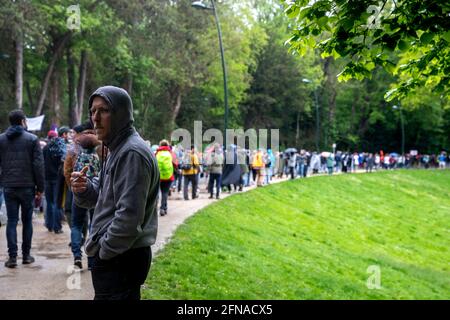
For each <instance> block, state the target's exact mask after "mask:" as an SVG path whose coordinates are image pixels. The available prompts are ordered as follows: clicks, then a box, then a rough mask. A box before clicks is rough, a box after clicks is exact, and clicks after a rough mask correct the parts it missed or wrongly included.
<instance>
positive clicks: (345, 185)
mask: <svg viewBox="0 0 450 320" xmlns="http://www.w3.org/2000/svg"><path fill="white" fill-rule="evenodd" d="M449 178H450V171H448V170H446V171H439V172H438V171H432V170H429V171H396V172H381V173H374V174H362V175H355V174H352V175H340V176H335V177H317V178H311V179H306V180H304V181H303V180H302V181H300V180H295V181H289V182H286V183H280V184H275V185H271V186H269V187H265V188H261V189H258V190H252V191H249V192H247V193H244V194H239V195H234V196H231V197H229V198H227V199H224V200H223V201H221V202H219V203H215V204H213V205H211V206H208V207H207V208H205V209H203V210H201V211H200V212H198V213H197V214H196V215H195V216H193V217H191V218H189V219H188V221H187V222H186V223H185V224H183V225H182V226H181V227H180V228H179V229H178V230H177V231H176V233H175V235H174V237H173V238H172V240H171V242H170V243H169V244H168V245H167V246H166V247H165V248H164V249H163V250H162V252H160V253H158V255H157V256H156V258H155V260H154V264H153V265H152V270H151V272H150V275H149V277H148V279H147V282H146V287H147V289H144V290H143V291H142V295H143V297H144V298H145V299H244V300H245V299H292V300H294V299H295V300H299V299H300V300H301V299H448V298H449V297H450V295H449V293H450V287H449V283H448V281H447V280H448V278H449V276H450V271H449V268H448V260H449V258H450V251H449V245H450V242H449V241H450V239H449V237H447V236H446V235H447V226H448V224H449V216H448V214H447V213H448V211H449V210H450V198H449V197H448V189H449V187H450V184H449V181H450V180H449ZM372 265H376V266H378V267H379V268H380V271H381V289H379V290H370V289H369V288H368V287H367V281H368V278H369V277H370V276H371V275H372V274H371V273H370V272H369V273H368V267H369V266H372Z"/></svg>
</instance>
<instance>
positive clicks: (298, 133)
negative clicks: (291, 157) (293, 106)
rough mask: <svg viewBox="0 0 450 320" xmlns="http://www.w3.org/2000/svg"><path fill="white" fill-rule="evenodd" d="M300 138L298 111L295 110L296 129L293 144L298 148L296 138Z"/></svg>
mask: <svg viewBox="0 0 450 320" xmlns="http://www.w3.org/2000/svg"><path fill="white" fill-rule="evenodd" d="M299 139H300V111H297V129H296V132H295V146H296V147H297V148H298V140H299Z"/></svg>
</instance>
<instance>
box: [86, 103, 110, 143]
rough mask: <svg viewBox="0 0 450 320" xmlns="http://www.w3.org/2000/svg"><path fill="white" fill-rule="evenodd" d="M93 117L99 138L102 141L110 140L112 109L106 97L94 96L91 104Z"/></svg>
mask: <svg viewBox="0 0 450 320" xmlns="http://www.w3.org/2000/svg"><path fill="white" fill-rule="evenodd" d="M91 119H92V122H93V123H94V129H95V133H96V134H97V136H98V139H99V140H101V141H108V140H110V138H111V137H110V134H111V110H110V107H109V106H108V104H107V103H106V101H105V99H103V98H101V97H95V98H94V100H93V101H92V106H91Z"/></svg>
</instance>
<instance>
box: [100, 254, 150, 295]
mask: <svg viewBox="0 0 450 320" xmlns="http://www.w3.org/2000/svg"><path fill="white" fill-rule="evenodd" d="M151 260H152V251H151V249H150V247H143V248H137V249H130V250H128V251H126V252H125V253H123V254H121V255H118V256H116V257H114V258H112V259H110V260H102V259H100V258H99V256H98V253H97V254H96V255H95V257H94V259H93V265H92V283H93V285H94V290H95V297H94V300H140V299H141V284H143V283H144V282H145V279H146V278H147V274H148V271H149V270H150V264H151Z"/></svg>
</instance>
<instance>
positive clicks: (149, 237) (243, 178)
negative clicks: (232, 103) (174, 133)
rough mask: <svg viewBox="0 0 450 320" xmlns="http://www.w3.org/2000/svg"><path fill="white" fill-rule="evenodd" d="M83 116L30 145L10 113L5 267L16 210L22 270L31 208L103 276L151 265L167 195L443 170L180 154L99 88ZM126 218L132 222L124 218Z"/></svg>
mask: <svg viewBox="0 0 450 320" xmlns="http://www.w3.org/2000/svg"><path fill="white" fill-rule="evenodd" d="M117 110H118V111H117ZM90 115H91V119H90V120H89V121H86V122H84V123H82V124H80V125H77V126H75V127H73V128H69V127H66V126H62V127H60V128H59V129H55V130H50V131H49V132H48V133H47V136H46V138H44V139H39V138H38V137H37V136H35V135H33V134H31V133H29V132H27V130H26V129H27V125H26V117H25V114H24V113H23V111H22V110H15V111H12V112H11V113H10V115H9V121H10V124H11V126H10V127H9V128H8V129H7V130H6V132H5V133H4V134H1V135H0V170H1V171H0V172H1V178H0V207H1V204H2V202H3V197H4V198H5V204H6V208H7V216H8V223H7V230H6V235H7V243H8V254H9V259H8V261H6V262H5V266H6V267H8V268H15V267H16V266H17V255H18V246H17V231H16V229H17V224H18V221H19V207H21V208H22V215H21V219H20V220H21V221H22V227H23V239H22V248H21V249H22V255H23V261H22V262H23V264H30V263H33V262H34V257H33V256H31V254H30V250H31V241H32V234H33V228H32V214H33V208H34V207H44V206H43V203H45V208H43V211H44V213H45V215H44V217H45V218H44V220H45V227H46V228H47V230H48V232H51V233H54V234H57V235H59V234H61V233H63V228H62V224H63V220H65V221H66V222H67V224H68V225H69V228H70V244H69V246H70V248H71V251H72V254H73V258H74V265H75V266H76V267H78V268H79V269H82V268H83V264H82V255H83V250H82V248H83V245H84V244H85V243H86V246H85V251H86V252H87V253H88V254H89V257H88V268H89V269H91V268H92V267H93V266H98V265H100V266H101V268H100V269H101V270H104V268H105V266H108V267H111V268H113V266H114V268H118V267H117V266H118V264H117V263H116V262H117V261H121V262H120V263H121V264H123V265H124V266H125V265H126V264H127V263H128V261H129V260H130V259H131V260H136V261H141V260H142V259H144V260H145V259H150V260H151V251H149V250H150V245H151V244H153V243H154V241H155V238H156V230H157V219H156V217H155V216H157V215H158V213H157V208H159V215H160V216H165V215H167V214H168V212H169V208H168V199H169V197H170V196H171V195H173V194H174V193H180V194H182V196H183V199H184V200H185V201H189V200H194V199H196V198H198V197H199V192H200V188H202V187H206V190H207V192H208V194H209V198H210V199H214V198H215V199H220V196H221V192H229V193H231V192H232V191H233V190H234V192H240V191H243V190H244V188H246V187H250V186H252V185H255V186H257V187H262V186H264V185H269V184H270V183H271V182H272V181H273V179H282V178H284V177H285V176H286V177H289V178H290V179H295V178H299V177H301V178H304V177H307V176H309V175H314V174H333V173H340V172H343V173H351V172H355V171H357V170H365V171H367V172H372V171H374V170H392V169H396V168H425V169H428V168H439V169H445V168H447V167H449V164H450V158H449V155H448V154H447V153H446V152H444V151H442V152H441V153H440V154H438V155H428V154H415V153H414V154H411V153H408V154H405V155H401V154H397V153H384V152H383V151H380V152H378V153H367V152H362V153H358V152H354V153H350V152H341V151H337V152H335V153H332V152H321V153H319V152H310V151H307V150H300V151H297V149H295V148H288V149H286V150H284V151H282V152H272V150H271V149H257V150H247V149H243V148H240V147H238V146H235V145H231V146H229V147H228V148H227V150H224V148H223V146H221V145H219V144H217V143H213V144H211V145H209V146H207V147H206V148H205V149H204V150H197V149H196V148H195V146H191V147H190V148H188V149H184V148H183V147H182V145H181V144H176V143H171V142H169V141H168V140H161V141H160V143H159V144H158V145H154V146H151V144H150V142H149V141H145V142H144V140H142V138H141V137H140V136H139V135H138V134H137V132H136V131H135V129H134V127H133V126H132V123H133V117H132V104H131V98H129V96H128V94H127V93H126V92H125V91H124V90H122V89H119V88H115V87H103V88H100V89H99V91H98V92H97V91H96V92H95V93H94V94H93V95H92V97H91V99H90ZM124 120H126V121H125V122H124ZM142 168H143V169H142ZM158 171H159V175H158ZM158 194H159V195H160V196H159V198H160V200H158ZM42 195H45V198H43V197H42ZM139 195H142V197H141V196H139ZM44 199H45V201H43V200H44ZM134 212H135V213H136V216H134V215H133V214H130V213H134ZM130 221H131V222H130ZM113 259H119V260H117V261H116V260H115V261H116V262H115V263H116V264H107V263H106V262H105V261H109V260H113ZM149 263H150V262H149V261H147V262H146V263H145V266H144V269H145V270H144V269H143V270H142V272H141V275H144V274H145V275H146V274H147V272H148V268H149ZM102 268H103V269H102ZM121 268H122V267H121ZM124 268H125V267H124ZM125 269H126V268H125ZM125 269H120V270H121V271H117V270H116V272H118V273H120V274H122V273H125V274H126V276H127V277H129V276H130V275H131V274H133V270H128V269H126V271H123V270H125ZM94 270H96V269H95V268H94ZM97 272H99V273H100V271H97ZM102 272H103V271H102ZM94 273H95V272H94ZM142 277H143V276H141V277H140V278H139V279H137V280H135V281H134V280H133V283H135V285H134V286H133V288H132V289H130V288H128V287H127V290H128V289H129V290H132V291H130V292H131V293H130V292H128V291H126V290H125V291H126V292H125V291H123V290H122V289H123V288H121V287H120V284H119V283H116V284H115V285H114V287H113V288H110V289H108V290H109V291H108V290H107V291H108V293H104V295H105V296H107V297H110V296H111V295H110V293H111V292H113V291H114V290H119V291H120V292H121V294H123V295H125V296H129V297H134V298H136V297H137V296H138V295H139V293H138V291H139V290H138V287H137V283H142V282H143V280H142ZM101 279H102V277H101V276H98V277H96V276H95V275H94V274H93V283H94V287H95V288H96V297H99V298H101V297H102V293H99V292H100V291H101V289H99V288H103V287H102V286H104V285H105V282H104V280H105V279H103V280H101ZM144 279H145V277H144ZM116 280H117V279H116ZM105 281H106V280H105ZM108 281H109V280H108ZM114 281H115V280H114ZM114 292H115V291H114Z"/></svg>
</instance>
